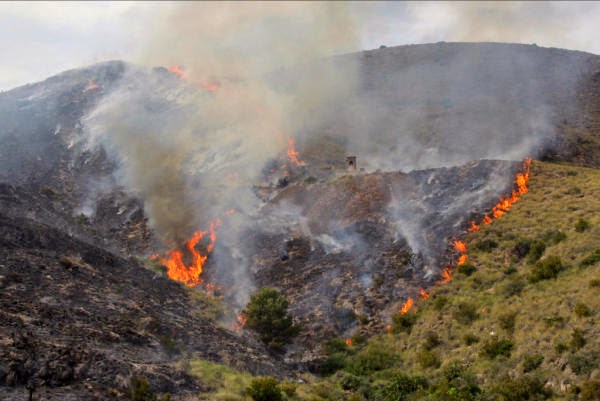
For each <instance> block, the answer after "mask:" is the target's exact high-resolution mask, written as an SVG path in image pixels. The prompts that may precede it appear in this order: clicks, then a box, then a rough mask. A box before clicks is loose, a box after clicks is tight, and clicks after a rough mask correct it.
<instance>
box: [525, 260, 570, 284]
mask: <svg viewBox="0 0 600 401" xmlns="http://www.w3.org/2000/svg"><path fill="white" fill-rule="evenodd" d="M562 269H563V264H562V260H561V259H560V257H558V256H548V257H547V258H546V259H544V260H540V261H539V262H537V263H536V264H535V266H534V267H533V269H531V274H530V275H529V281H531V282H532V283H536V282H538V281H541V280H548V279H551V278H556V276H558V273H559V272H560V271H561V270H562Z"/></svg>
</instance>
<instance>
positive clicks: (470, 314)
mask: <svg viewBox="0 0 600 401" xmlns="http://www.w3.org/2000/svg"><path fill="white" fill-rule="evenodd" d="M452 316H453V317H454V320H456V321H457V322H459V323H461V324H465V325H467V324H471V323H472V322H473V321H474V320H475V319H477V318H478V317H479V315H478V314H477V309H476V308H475V305H472V304H470V303H467V302H461V303H459V304H458V305H457V309H456V310H455V311H454V312H453V313H452Z"/></svg>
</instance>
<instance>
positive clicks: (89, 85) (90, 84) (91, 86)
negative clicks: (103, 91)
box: [83, 78, 100, 92]
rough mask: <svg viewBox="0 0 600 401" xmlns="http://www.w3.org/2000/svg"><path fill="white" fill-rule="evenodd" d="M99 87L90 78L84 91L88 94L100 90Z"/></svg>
mask: <svg viewBox="0 0 600 401" xmlns="http://www.w3.org/2000/svg"><path fill="white" fill-rule="evenodd" d="M99 87H100V85H98V84H96V83H94V81H92V79H91V78H90V79H88V80H87V85H86V87H85V88H83V91H84V92H87V91H91V90H94V89H98V88H99Z"/></svg>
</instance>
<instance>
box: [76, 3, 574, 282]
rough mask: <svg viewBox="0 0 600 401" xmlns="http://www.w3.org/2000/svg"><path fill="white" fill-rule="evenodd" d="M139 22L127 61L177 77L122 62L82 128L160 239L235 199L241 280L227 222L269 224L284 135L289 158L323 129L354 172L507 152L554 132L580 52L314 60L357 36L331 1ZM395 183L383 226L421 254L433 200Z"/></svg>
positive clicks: (468, 200)
mask: <svg viewBox="0 0 600 401" xmlns="http://www.w3.org/2000/svg"><path fill="white" fill-rule="evenodd" d="M152 26H153V27H154V30H153V31H152V32H150V33H149V35H148V43H147V44H146V46H144V49H145V50H144V51H142V52H141V54H142V55H141V59H140V61H141V62H143V63H144V64H146V65H149V66H157V65H162V66H165V67H169V66H172V65H178V66H180V68H181V69H182V70H183V71H184V73H185V79H184V80H181V79H180V76H177V75H175V74H173V73H170V72H169V71H168V70H167V69H154V70H153V69H151V68H150V67H149V68H142V67H139V68H138V67H135V68H133V67H132V68H130V69H129V70H128V71H127V73H126V74H125V75H124V77H123V78H122V80H121V84H120V87H119V88H118V89H116V90H114V91H113V92H112V93H111V94H109V95H108V96H106V97H104V98H103V99H102V100H101V102H100V103H99V105H98V107H97V108H96V109H95V110H94V111H93V112H92V113H90V115H89V116H88V118H87V119H86V122H85V124H86V130H87V132H88V133H89V137H90V138H91V142H92V143H95V144H100V145H102V146H105V147H106V148H107V149H109V151H110V153H111V154H112V155H113V156H114V157H115V158H116V159H117V160H118V161H119V164H120V169H119V171H118V175H119V178H120V180H121V182H123V183H125V184H126V185H127V186H128V187H129V188H130V189H132V190H133V191H134V192H135V193H137V194H139V195H140V197H141V198H143V199H144V204H145V208H146V212H147V214H148V216H149V219H150V224H151V226H152V228H154V230H155V231H156V232H157V234H158V235H159V236H161V237H162V238H163V239H164V240H165V242H166V243H168V244H173V245H175V244H177V243H180V242H181V241H182V239H184V238H187V236H189V235H190V233H191V232H192V231H193V230H195V229H198V228H199V227H206V226H207V223H208V221H209V220H211V219H214V218H215V217H218V216H222V214H223V213H224V211H226V210H229V209H232V208H233V209H235V210H236V211H237V213H236V215H235V216H236V217H235V219H236V223H235V224H234V225H232V226H231V227H228V228H229V230H228V231H227V232H226V234H225V231H223V236H222V237H221V238H222V239H223V240H224V241H226V243H227V247H228V249H229V252H230V253H231V254H234V253H235V255H237V256H235V258H234V259H235V261H236V262H235V263H231V264H232V265H235V267H232V268H235V269H237V270H236V271H238V272H239V274H237V276H239V277H240V279H243V280H246V279H247V276H248V272H249V271H250V266H249V264H250V263H251V261H249V260H247V259H245V258H244V256H243V255H244V254H245V250H244V246H243V245H242V243H243V241H242V238H240V237H239V234H238V233H241V232H243V231H244V230H245V229H246V228H247V227H248V225H249V224H250V223H249V222H252V225H254V224H256V221H257V220H260V221H261V222H262V223H264V225H263V226H262V227H263V228H265V229H266V226H265V225H268V224H270V223H269V221H270V219H269V218H266V217H265V218H264V219H263V217H264V216H262V215H261V213H263V210H261V209H260V208H261V205H262V201H261V200H260V199H258V198H257V197H256V196H255V194H254V192H253V191H252V185H253V184H254V183H256V182H257V181H259V179H260V177H261V174H262V170H263V168H264V166H265V163H267V162H268V161H270V160H272V159H275V158H278V157H281V156H282V155H284V154H285V149H286V146H287V144H288V139H289V138H295V139H296V140H297V144H298V150H299V151H300V152H301V154H302V151H303V149H307V148H310V146H311V144H313V143H314V142H316V141H318V140H319V139H320V138H321V137H322V136H323V135H325V134H327V135H330V136H332V137H336V138H341V139H342V140H341V141H340V143H343V144H344V146H345V150H346V151H347V152H348V153H353V154H357V155H358V156H359V164H360V165H361V166H363V167H364V168H365V169H366V171H374V170H376V169H382V170H385V171H398V170H402V171H411V170H415V169H425V168H432V167H443V166H456V165H462V164H464V163H466V162H468V161H470V160H480V159H485V158H488V159H507V160H519V159H521V158H523V157H524V156H526V155H530V154H535V153H536V152H537V151H539V150H540V149H541V147H543V145H544V143H545V142H546V141H547V140H548V139H549V138H552V137H553V136H554V135H555V129H554V127H555V120H556V119H557V118H558V116H559V115H560V111H559V110H557V105H558V104H573V101H572V100H571V99H569V96H572V93H573V88H575V87H576V85H577V82H578V81H577V80H578V75H577V73H576V71H577V70H578V68H579V63H580V61H581V60H580V59H579V58H578V57H576V56H572V57H571V56H570V57H558V56H557V55H555V54H553V53H552V52H547V51H545V49H539V48H534V47H532V46H513V45H492V44H473V45H464V44H463V45H461V44H455V45H453V44H438V45H434V46H411V47H405V48H389V49H381V50H377V51H372V52H363V53H358V54H345V55H339V56H336V57H330V58H327V57H325V56H327V55H332V54H340V53H344V52H349V51H352V50H356V49H357V46H358V45H357V40H358V34H357V23H356V21H355V20H353V17H352V13H350V12H349V11H348V9H347V7H346V5H344V4H339V3H334V4H319V5H318V6H311V5H307V4H302V3H292V4H275V5H270V4H263V3H258V4H255V3H252V4H243V5H235V6H234V5H232V4H226V5H224V6H221V5H215V4H182V5H176V6H174V9H173V10H172V12H171V13H169V14H168V15H167V16H166V17H165V18H163V19H161V20H160V21H156V24H154V25H152ZM208 84H210V85H215V86H216V87H217V89H215V90H212V89H211V90H208V89H207V85H208ZM500 173H502V172H499V174H496V175H494V174H492V175H489V176H487V177H486V178H493V177H500V179H495V178H494V179H488V180H484V181H483V182H482V183H481V185H480V186H478V187H477V188H476V190H475V191H474V192H473V194H470V195H468V196H463V197H455V198H453V199H452V203H451V204H448V205H445V206H444V208H443V210H450V211H452V215H454V213H455V212H456V211H461V210H464V211H470V210H472V209H473V208H474V207H476V204H478V203H480V202H482V201H484V198H485V199H488V198H489V197H490V196H493V195H492V194H496V193H497V192H498V191H501V189H502V188H506V187H507V186H508V185H510V181H511V180H512V178H513V177H512V176H510V175H506V174H504V175H503V174H500ZM407 191H410V189H406V188H394V189H393V190H392V191H390V193H393V194H394V196H393V198H392V199H391V200H390V203H389V204H388V207H387V209H386V211H387V217H388V218H387V221H388V223H389V224H390V227H392V229H393V230H394V231H395V234H396V235H397V236H398V237H399V238H404V239H407V240H408V242H409V243H410V245H411V247H412V248H413V251H414V252H421V253H423V254H425V255H427V254H432V253H433V250H432V248H431V246H430V244H429V242H431V241H430V238H429V237H428V236H427V235H426V234H427V233H425V230H428V229H429V228H428V226H427V224H424V223H423V222H424V221H425V220H426V219H427V218H429V217H428V216H430V215H429V214H428V213H430V212H431V210H430V208H431V205H428V204H427V202H425V200H424V199H419V198H418V197H414V196H412V195H411V193H407ZM498 195H500V194H498ZM407 200H409V201H407ZM290 210H302V208H301V207H299V208H297V209H296V208H290ZM457 216H458V215H457ZM307 218H308V217H307V216H304V215H302V213H299V214H298V215H296V216H295V217H294V218H289V219H288V220H287V223H285V224H286V225H288V226H291V227H294V226H298V227H299V231H300V232H302V225H303V224H304V225H306V224H310V222H309V223H306V219H307ZM261 219H262V220H261ZM271 220H272V219H271ZM333 220H335V219H333ZM460 221H462V220H460V219H459V218H458V217H457V220H456V221H450V222H448V224H449V225H450V226H457V225H458V224H459V223H460ZM331 224H332V227H335V228H336V230H340V229H342V230H343V228H344V226H345V225H346V223H343V222H339V221H333V222H332V223H331ZM258 226H260V225H258ZM278 228H280V226H277V227H275V226H273V227H270V228H268V229H270V230H273V229H278ZM288 229H289V228H288ZM338 232H340V233H344V234H343V236H342V237H336V236H335V235H334V234H329V233H317V234H318V235H317V237H318V238H316V240H317V241H319V239H320V240H321V243H322V245H323V246H324V248H325V249H326V250H327V251H335V252H337V251H338V249H343V251H344V252H354V250H356V252H360V250H361V249H362V248H363V247H362V246H354V244H356V243H362V239H360V241H359V239H354V238H353V236H352V233H351V232H344V231H338ZM313 234H314V233H313ZM340 235H341V234H340ZM344 244H346V245H344ZM348 244H350V245H348ZM438 245H439V244H438ZM438 245H436V246H438ZM234 248H235V252H234V250H233V249H234ZM215 252H216V258H217V259H219V256H218V252H217V251H215ZM432 258H433V256H432ZM225 259H226V258H225V257H223V260H225ZM432 260H433V259H432ZM428 264H430V265H431V264H433V262H432V263H428ZM435 267H436V266H433V267H432V266H429V268H430V269H431V271H433V269H435Z"/></svg>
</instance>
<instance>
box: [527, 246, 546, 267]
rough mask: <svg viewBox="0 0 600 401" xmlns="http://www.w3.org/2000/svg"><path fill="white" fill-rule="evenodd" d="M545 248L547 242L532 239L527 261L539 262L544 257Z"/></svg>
mask: <svg viewBox="0 0 600 401" xmlns="http://www.w3.org/2000/svg"><path fill="white" fill-rule="evenodd" d="M545 250H546V244H544V243H543V242H541V241H532V242H531V246H530V248H529V252H528V253H527V261H528V262H529V263H535V262H537V261H538V260H539V259H540V258H541V257H542V255H543V254H544V251H545Z"/></svg>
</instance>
